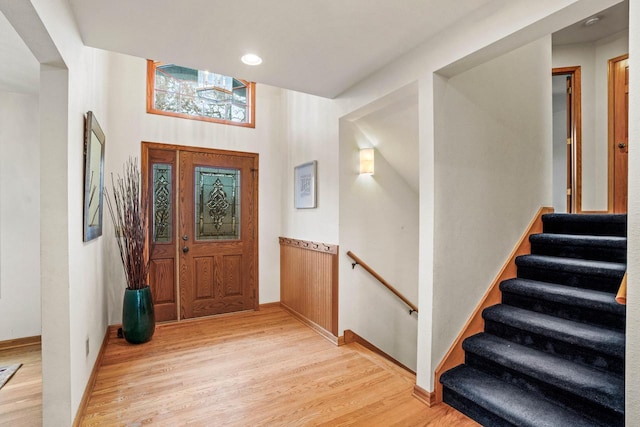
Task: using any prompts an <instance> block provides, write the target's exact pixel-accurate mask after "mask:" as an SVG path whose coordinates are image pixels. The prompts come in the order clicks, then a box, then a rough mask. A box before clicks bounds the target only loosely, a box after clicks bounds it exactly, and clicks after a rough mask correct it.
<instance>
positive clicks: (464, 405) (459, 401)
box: [442, 386, 517, 427]
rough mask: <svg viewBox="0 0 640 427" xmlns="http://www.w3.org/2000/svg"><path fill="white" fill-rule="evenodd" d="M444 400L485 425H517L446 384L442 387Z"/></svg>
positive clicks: (497, 426) (511, 426)
mask: <svg viewBox="0 0 640 427" xmlns="http://www.w3.org/2000/svg"><path fill="white" fill-rule="evenodd" d="M442 400H443V402H444V403H446V404H447V405H449V406H451V407H453V408H455V409H457V410H458V411H460V412H462V413H463V414H465V415H466V416H468V417H469V418H472V419H473V420H474V421H476V422H478V423H480V424H482V425H483V426H492V427H494V426H495V427H517V426H516V425H515V424H511V423H510V422H507V421H505V420H504V419H502V418H500V417H498V416H496V415H495V414H493V413H491V412H489V411H487V410H486V409H484V408H482V407H481V406H479V405H477V404H476V403H474V402H473V401H471V400H469V399H467V398H466V397H464V396H461V395H460V394H458V393H456V392H455V391H453V390H451V389H450V388H449V387H447V386H444V387H443V389H442Z"/></svg>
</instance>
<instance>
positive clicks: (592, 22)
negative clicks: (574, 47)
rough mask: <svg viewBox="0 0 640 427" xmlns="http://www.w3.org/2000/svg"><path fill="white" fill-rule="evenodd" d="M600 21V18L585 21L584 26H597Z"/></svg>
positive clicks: (595, 17)
mask: <svg viewBox="0 0 640 427" xmlns="http://www.w3.org/2000/svg"><path fill="white" fill-rule="evenodd" d="M599 21H600V17H598V16H594V17H592V18H589V19H587V20H586V21H584V26H585V27H590V26H592V25H593V24H597V23H598V22H599Z"/></svg>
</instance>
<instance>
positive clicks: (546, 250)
mask: <svg viewBox="0 0 640 427" xmlns="http://www.w3.org/2000/svg"><path fill="white" fill-rule="evenodd" d="M531 253H532V254H535V255H549V256H557V257H565V258H578V259H586V260H594V261H609V262H623V263H626V262H627V249H626V248H622V249H618V248H602V247H593V246H558V245H550V244H545V243H534V242H532V243H531Z"/></svg>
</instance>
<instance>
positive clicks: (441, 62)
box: [336, 0, 620, 390]
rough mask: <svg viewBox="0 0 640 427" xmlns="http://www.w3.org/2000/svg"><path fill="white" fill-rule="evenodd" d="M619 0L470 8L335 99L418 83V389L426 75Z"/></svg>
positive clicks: (429, 253)
mask: <svg viewBox="0 0 640 427" xmlns="http://www.w3.org/2000/svg"><path fill="white" fill-rule="evenodd" d="M619 1H620V0H606V1H604V0H567V1H556V0H545V1H538V2H535V5H534V4H532V3H531V2H513V1H496V2H491V3H489V4H488V5H487V6H486V7H485V8H482V9H481V10H479V11H477V13H475V14H472V15H470V16H468V17H466V18H465V19H462V20H461V21H460V22H458V23H457V24H456V25H452V26H451V27H449V28H448V29H447V30H445V31H444V32H442V33H441V34H438V35H436V36H435V37H434V38H433V39H431V40H427V41H426V42H425V43H423V44H422V45H420V46H419V47H417V48H416V49H414V50H413V51H412V52H409V53H407V54H406V55H403V56H402V57H400V58H398V59H396V60H395V61H393V62H392V63H390V64H389V65H388V66H387V67H384V68H383V69H381V70H379V71H377V72H375V73H373V74H372V75H371V76H369V77H368V78H366V79H365V80H363V81H362V82H360V83H358V84H357V85H356V86H354V87H352V88H350V89H349V90H348V91H346V92H345V93H343V94H341V95H340V96H339V97H338V98H337V99H336V101H337V103H338V106H339V107H340V109H341V111H342V112H344V113H349V112H351V111H354V110H356V109H358V108H360V107H362V106H364V105H368V104H370V103H372V102H373V101H375V100H377V99H379V98H381V97H383V96H385V95H387V94H389V93H392V92H393V91H395V90H397V89H399V88H401V87H403V86H406V85H408V84H410V83H413V82H416V81H418V82H419V111H420V117H419V135H420V136H419V140H420V154H419V163H420V249H419V252H420V258H419V283H420V285H419V292H418V293H419V307H420V313H421V314H420V317H419V320H418V357H417V367H418V371H417V384H418V385H419V386H421V387H422V388H424V389H425V390H433V379H432V378H433V370H434V369H435V367H436V366H437V364H438V363H439V362H440V360H437V357H435V356H434V354H433V348H432V344H433V342H432V341H433V340H434V339H435V337H436V336H437V335H439V334H440V331H439V330H438V329H437V328H435V327H434V325H433V324H432V321H433V316H435V314H434V312H433V307H434V304H435V303H434V266H435V265H436V264H435V261H434V254H435V252H436V248H435V246H434V230H435V218H434V204H435V191H436V184H435V177H434V170H435V165H434V161H435V152H434V150H435V143H434V138H435V133H434V132H435V125H434V93H433V91H434V82H433V78H434V76H433V73H434V72H436V71H438V70H440V69H443V67H447V69H446V70H445V74H446V75H448V76H452V75H455V74H456V73H460V72H461V71H464V70H468V69H470V68H472V67H473V66H474V65H478V64H481V63H483V62H485V61H486V60H488V59H490V58H495V57H497V56H499V55H501V54H503V53H506V52H509V51H510V50H512V49H514V48H517V47H519V46H522V45H524V44H526V43H529V42H532V41H534V40H537V39H539V38H540V37H542V36H545V35H548V34H551V33H553V32H555V31H558V30H560V29H562V28H564V27H566V26H568V25H570V24H573V23H574V22H576V21H578V20H580V19H584V18H587V17H589V16H591V15H593V14H595V13H597V12H599V11H600V10H602V9H604V8H607V7H610V6H612V5H614V4H616V3H618V2H619ZM550 90H551V88H550V87H549V91H550ZM549 95H550V92H549ZM549 102H550V101H549ZM549 119H550V113H549ZM549 161H550V160H549ZM549 202H550V200H549ZM529 215H532V213H531V214H529ZM451 286H455V284H453V285H451ZM460 318H461V319H462V318H465V316H464V314H460ZM465 320H466V318H465Z"/></svg>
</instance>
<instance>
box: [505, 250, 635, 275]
mask: <svg viewBox="0 0 640 427" xmlns="http://www.w3.org/2000/svg"><path fill="white" fill-rule="evenodd" d="M516 265H517V266H519V267H520V266H522V267H536V266H540V267H544V268H548V269H551V270H568V271H571V272H574V273H584V274H593V275H601V276H618V275H619V276H620V277H622V275H623V274H624V272H625V271H626V270H627V264H625V263H623V262H611V261H594V260H584V259H578V258H566V257H556V256H549V255H520V256H519V257H517V258H516Z"/></svg>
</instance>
